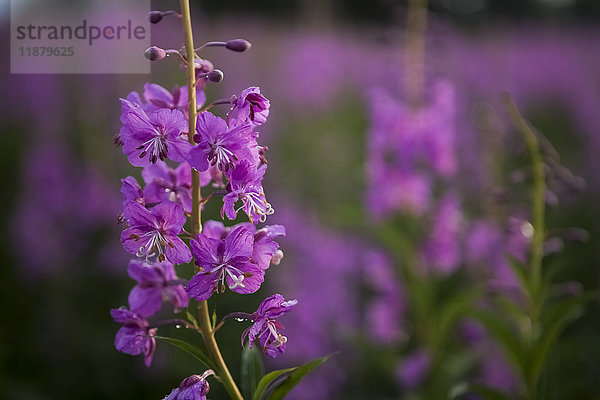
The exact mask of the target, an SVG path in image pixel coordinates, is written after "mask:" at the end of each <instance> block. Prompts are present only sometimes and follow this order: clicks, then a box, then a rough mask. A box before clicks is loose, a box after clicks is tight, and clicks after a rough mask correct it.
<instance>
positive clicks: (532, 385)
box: [503, 94, 546, 400]
mask: <svg viewBox="0 0 600 400" xmlns="http://www.w3.org/2000/svg"><path fill="white" fill-rule="evenodd" d="M503 100H504V104H505V106H506V109H507V111H508V114H509V116H510V118H511V119H512V121H513V123H514V124H515V125H516V127H517V130H518V131H519V132H520V133H521V134H522V136H523V139H524V140H525V143H526V145H527V150H528V153H529V159H530V164H531V172H532V176H533V188H532V193H531V205H532V211H533V217H532V221H531V222H532V226H533V237H532V242H531V254H530V259H529V284H528V285H525V291H526V292H528V293H526V295H527V297H528V303H529V312H528V314H529V315H528V317H529V326H530V329H529V330H528V333H529V335H528V336H529V337H528V338H527V342H528V343H530V344H531V346H532V347H531V349H532V356H533V355H534V354H533V353H535V352H536V349H537V344H536V341H537V340H538V338H537V333H536V332H537V331H538V327H539V325H540V317H541V311H542V307H543V305H544V301H545V299H544V295H543V290H542V289H543V288H542V282H543V281H542V259H543V251H544V250H543V246H544V235H545V220H544V215H545V212H546V210H545V201H544V193H545V190H546V183H545V177H544V163H543V160H542V156H541V154H540V147H539V143H538V139H537V137H536V134H535V132H534V131H533V129H532V127H531V126H530V125H529V123H528V122H527V121H526V120H525V119H524V118H523V116H522V115H521V113H520V112H519V110H518V109H517V106H516V105H515V103H514V101H513V99H512V98H511V97H510V95H508V94H504V96H503ZM532 358H534V357H532ZM531 364H532V363H527V364H526V365H527V366H528V367H527V368H526V369H527V370H526V371H523V372H524V375H525V386H526V391H527V397H528V398H530V399H532V400H533V399H535V398H536V397H537V385H538V378H539V371H538V372H532V369H531V366H532V365H531Z"/></svg>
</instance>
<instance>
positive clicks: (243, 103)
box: [111, 14, 297, 399]
mask: <svg viewBox="0 0 600 400" xmlns="http://www.w3.org/2000/svg"><path fill="white" fill-rule="evenodd" d="M156 15H158V14H156ZM156 15H154V14H153V15H151V16H150V17H153V16H154V17H156ZM160 15H161V17H160V18H159V19H158V20H160V19H161V18H162V16H163V14H160ZM165 15H170V14H165ZM155 19H156V18H155ZM215 43H217V44H219V43H222V44H223V47H226V48H228V49H230V50H233V51H243V50H245V49H247V48H249V47H250V44H249V43H248V42H246V41H244V40H242V39H236V40H233V41H229V42H209V43H208V44H207V45H209V44H210V45H214V44H215ZM174 52H175V53H177V54H178V55H179V57H180V59H181V60H182V61H183V62H184V64H185V66H186V67H187V68H191V67H192V66H193V68H194V70H195V71H194V72H195V79H196V83H195V84H194V90H195V91H196V109H194V108H193V107H192V108H191V109H188V108H187V107H188V106H189V104H188V98H189V97H188V87H187V86H183V87H175V88H174V89H173V90H172V91H169V90H167V89H165V88H163V87H162V86H160V85H157V84H150V83H148V84H146V85H145V86H144V91H143V93H142V95H140V94H139V93H137V92H131V93H130V94H129V95H128V96H127V97H126V98H125V99H121V110H122V114H121V122H122V127H121V130H120V132H119V135H118V136H117V138H116V140H115V142H116V143H117V144H120V145H122V148H123V153H124V154H125V155H126V156H127V159H128V160H129V162H130V163H131V164H132V165H133V166H137V167H142V168H143V170H142V172H141V175H142V178H143V181H144V183H145V185H144V187H142V186H141V185H140V184H139V183H138V180H137V179H136V178H134V177H132V176H128V177H126V178H125V179H123V180H122V187H121V193H122V194H123V210H122V213H121V214H120V216H119V221H120V222H121V223H123V224H124V225H125V227H124V229H123V232H122V234H121V243H122V245H123V247H124V249H125V250H126V251H127V252H128V253H130V254H131V255H132V256H133V257H134V258H133V259H132V260H131V261H130V263H129V269H128V272H129V275H130V277H131V278H133V279H134V280H135V281H136V283H137V284H136V286H135V287H134V288H133V289H132V290H131V292H130V294H129V299H128V300H129V307H128V308H126V307H121V308H118V309H113V310H112V311H111V315H112V317H113V319H114V320H115V321H116V322H119V323H121V324H122V327H121V329H120V330H119V331H118V332H117V336H116V339H115V346H116V348H117V349H118V350H120V351H122V352H124V353H128V354H131V355H137V354H143V355H144V357H145V361H146V365H150V363H151V361H152V357H153V353H154V351H155V348H156V332H157V329H158V327H159V326H162V325H168V324H171V323H173V324H176V325H179V326H185V327H187V328H190V329H194V330H196V331H198V332H199V333H201V334H202V335H203V337H204V338H206V335H207V333H209V332H207V331H205V330H203V329H205V328H203V327H202V326H199V325H198V324H197V322H196V321H195V320H194V319H190V320H189V322H188V321H185V320H181V319H170V320H161V321H156V322H154V323H151V322H149V321H148V319H147V318H150V317H152V316H154V315H155V314H156V313H158V312H159V311H160V310H161V307H162V304H163V302H168V303H170V304H171V306H172V309H173V311H174V312H180V311H181V310H183V309H186V308H187V307H188V303H189V302H190V298H193V299H195V300H196V301H198V302H204V301H206V300H208V299H209V298H210V297H211V296H212V295H216V294H220V293H223V292H225V290H226V288H229V289H230V290H231V291H233V292H236V293H240V294H248V293H254V292H256V291H257V290H258V289H259V288H260V286H261V284H262V283H263V281H264V278H265V272H266V270H267V269H268V268H269V267H270V265H271V264H278V263H279V261H280V260H281V258H282V257H283V253H282V252H281V250H279V244H278V243H277V242H276V241H275V239H276V238H277V237H278V236H282V235H285V228H284V227H283V226H281V225H271V226H262V227H257V226H256V225H255V224H257V223H263V222H265V220H266V218H267V216H268V215H270V214H272V213H273V211H274V210H273V207H271V205H270V204H269V203H268V202H267V200H266V196H265V193H264V189H263V186H262V180H263V176H264V174H265V172H266V169H267V160H266V158H265V153H266V150H267V148H266V147H265V146H260V145H259V144H258V141H257V140H258V137H259V133H258V132H257V131H256V129H257V128H259V127H260V126H261V125H262V124H264V123H265V122H266V120H267V117H268V115H269V107H270V103H269V100H267V99H266V98H265V97H264V96H263V95H262V94H261V92H260V89H259V88H258V87H250V88H248V89H246V90H244V91H242V92H241V93H240V94H239V95H234V96H232V97H231V98H230V100H216V101H214V102H212V103H211V104H209V105H208V106H206V107H204V108H202V107H203V105H204V103H205V102H206V96H205V94H204V92H203V88H204V86H205V84H206V82H208V81H212V82H218V81H220V80H221V79H222V77H223V74H222V72H221V71H219V70H215V69H214V67H213V65H212V63H210V62H209V61H207V60H202V59H200V58H198V59H196V60H195V61H194V63H193V64H192V63H188V62H187V61H185V60H186V59H185V57H184V56H183V55H182V54H181V53H179V52H178V51H175V50H162V51H161V49H158V48H155V47H153V48H150V49H149V50H148V51H147V52H146V56H147V57H149V58H150V59H153V60H158V59H161V58H164V57H165V56H166V55H169V54H173V53H174ZM163 53H164V54H163ZM157 55H158V56H157ZM161 55H162V57H161ZM190 86H191V85H190ZM192 104H193V103H192ZM219 104H228V105H229V110H228V112H227V114H226V115H225V116H224V117H220V116H218V115H216V114H213V113H212V112H209V111H208V109H211V108H212V107H213V106H216V105H219ZM215 108H216V107H215ZM191 118H194V119H195V124H194V123H190V122H194V121H193V120H192V121H190V119H191ZM194 125H195V132H188V131H189V129H190V128H189V127H190V126H194ZM195 177H197V179H196V178H195ZM206 186H209V188H212V189H213V190H212V192H211V193H209V194H206V195H205V197H204V199H201V198H196V197H194V195H193V193H198V192H199V190H200V187H206ZM221 197H222V206H221V217H222V218H223V219H225V217H227V218H228V219H230V220H234V219H236V218H237V217H238V213H239V212H240V211H243V212H244V213H245V214H246V215H247V217H248V220H249V221H250V222H242V223H238V224H237V225H234V226H230V227H227V226H225V225H224V224H223V223H222V222H218V221H206V222H205V223H204V227H203V229H197V228H193V229H192V232H188V231H187V230H186V229H185V225H186V222H187V217H188V216H193V215H196V216H198V215H199V211H200V209H201V207H202V206H203V205H204V204H205V203H206V202H207V201H209V200H211V199H213V200H214V199H219V198H221ZM196 222H201V221H196ZM192 226H194V222H192ZM188 241H189V244H188ZM192 260H193V262H194V264H195V266H196V267H195V275H194V276H192V277H191V279H190V280H189V281H188V280H185V279H181V278H179V277H178V276H177V275H176V273H175V268H176V265H178V264H185V263H189V262H192ZM296 303H297V301H296V300H291V301H285V300H284V298H283V296H281V295H279V294H277V295H274V296H271V297H269V298H267V299H266V300H265V301H264V302H263V303H262V305H261V307H260V308H259V310H258V311H256V312H255V313H253V314H245V313H234V314H240V315H242V314H243V315H247V316H248V318H246V319H248V320H251V321H253V325H252V326H251V327H250V328H248V330H247V331H246V332H245V333H244V334H243V336H242V345H243V344H244V343H243V342H244V340H245V339H246V337H248V339H249V346H250V347H252V346H253V344H254V342H256V343H258V344H259V345H260V346H261V348H262V349H263V351H264V353H266V354H267V355H269V356H271V357H275V356H277V355H279V354H281V353H283V352H284V351H285V347H286V346H285V343H286V341H287V339H286V337H285V336H283V335H282V334H281V330H282V329H283V326H282V325H281V324H280V323H279V322H277V320H276V318H277V317H279V316H281V315H282V314H283V313H285V312H287V311H289V310H291V309H292V308H293V307H294V306H295V305H296ZM189 315H190V314H189V312H188V316H189ZM188 318H189V317H188ZM225 320H227V318H224V320H223V321H225ZM210 329H212V331H211V332H210V333H211V334H214V331H216V329H218V328H216V327H211V328H210ZM222 372H223V370H222V367H219V373H222ZM211 374H213V372H212V371H211V370H209V371H207V372H205V373H204V374H203V375H192V376H190V377H189V378H187V379H185V380H184V381H183V382H182V383H181V385H180V386H179V387H178V388H176V389H174V390H173V391H172V393H171V394H169V395H168V396H167V399H205V398H206V393H207V392H208V389H209V385H208V382H207V381H206V378H207V377H208V376H209V375H211Z"/></svg>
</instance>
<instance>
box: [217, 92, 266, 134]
mask: <svg viewBox="0 0 600 400" xmlns="http://www.w3.org/2000/svg"><path fill="white" fill-rule="evenodd" d="M231 106H232V107H231V111H230V112H229V114H228V115H227V119H228V122H230V123H231V124H232V125H238V124H241V123H244V122H248V121H250V122H251V123H252V124H253V125H254V126H257V125H262V124H264V123H265V122H266V121H267V117H268V116H269V107H270V102H269V100H267V98H266V97H265V96H263V95H262V94H260V88H258V87H256V86H252V87H249V88H248V89H245V90H243V91H242V93H241V94H240V97H234V98H232V99H231Z"/></svg>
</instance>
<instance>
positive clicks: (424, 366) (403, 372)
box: [397, 350, 431, 389]
mask: <svg viewBox="0 0 600 400" xmlns="http://www.w3.org/2000/svg"><path fill="white" fill-rule="evenodd" d="M430 363H431V355H430V354H429V352H428V351H426V350H417V351H416V352H414V353H412V354H411V355H409V356H408V357H406V358H405V359H404V360H402V362H401V363H400V364H398V367H397V376H398V379H400V382H401V383H402V385H403V386H404V387H406V388H408V389H415V388H417V387H419V386H420V385H421V383H423V380H424V379H425V377H426V376H427V373H428V371H429V365H430Z"/></svg>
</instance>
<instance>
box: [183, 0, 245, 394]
mask: <svg viewBox="0 0 600 400" xmlns="http://www.w3.org/2000/svg"><path fill="white" fill-rule="evenodd" d="M179 3H180V7H181V14H182V25H183V33H184V36H185V54H186V59H187V61H188V67H187V70H186V83H187V87H188V117H189V125H188V140H189V141H190V143H194V140H193V137H194V133H195V132H196V117H197V114H198V112H197V109H196V107H197V105H196V82H195V80H196V76H195V72H196V71H195V68H194V58H195V53H194V35H193V33H192V18H191V13H190V4H189V0H180V1H179ZM201 202H202V194H201V192H200V174H199V172H198V171H196V170H194V169H192V234H193V235H194V236H195V235H197V234H198V233H200V232H202V214H201ZM196 269H197V271H196V272H199V271H198V268H196ZM198 323H199V325H200V331H201V333H202V338H203V340H204V344H205V346H206V349H207V350H208V354H209V357H210V358H211V359H212V361H213V362H214V363H215V366H216V367H217V374H218V376H219V380H220V381H221V383H222V384H223V386H225V390H227V393H229V396H230V397H231V398H232V399H235V400H243V397H242V394H241V393H240V390H239V389H238V387H237V385H236V384H235V381H234V380H233V377H232V376H231V373H230V372H229V369H228V368H227V365H226V364H225V360H223V356H222V355H221V351H220V350H219V346H218V344H217V341H216V340H215V335H214V332H213V327H212V322H211V320H210V315H209V312H208V303H207V302H206V301H200V302H198Z"/></svg>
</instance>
